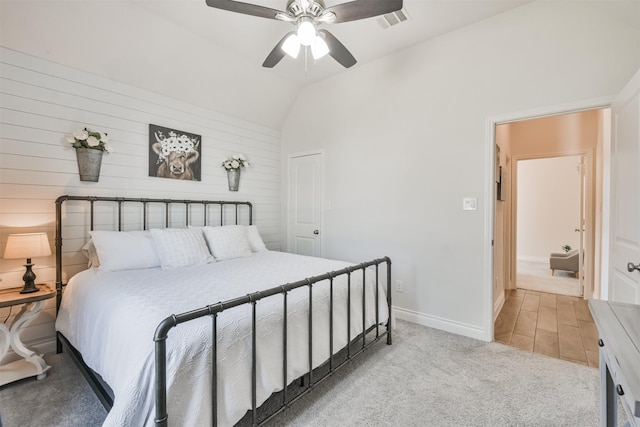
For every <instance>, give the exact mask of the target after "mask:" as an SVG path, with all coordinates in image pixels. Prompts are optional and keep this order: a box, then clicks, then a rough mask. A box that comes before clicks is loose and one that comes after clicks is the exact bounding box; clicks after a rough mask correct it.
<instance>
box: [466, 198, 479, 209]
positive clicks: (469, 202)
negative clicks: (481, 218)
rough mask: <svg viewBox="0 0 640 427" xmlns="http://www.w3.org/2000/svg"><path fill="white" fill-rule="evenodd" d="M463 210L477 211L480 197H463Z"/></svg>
mask: <svg viewBox="0 0 640 427" xmlns="http://www.w3.org/2000/svg"><path fill="white" fill-rule="evenodd" d="M462 210H463V211H475V210H478V199H477V198H475V197H465V198H463V199H462Z"/></svg>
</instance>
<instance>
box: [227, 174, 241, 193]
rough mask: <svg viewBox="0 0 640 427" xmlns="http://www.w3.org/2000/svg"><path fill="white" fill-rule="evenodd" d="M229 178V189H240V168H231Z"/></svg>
mask: <svg viewBox="0 0 640 427" xmlns="http://www.w3.org/2000/svg"><path fill="white" fill-rule="evenodd" d="M227 180H228V181H229V191H238V187H239V186H240V169H229V170H228V171H227Z"/></svg>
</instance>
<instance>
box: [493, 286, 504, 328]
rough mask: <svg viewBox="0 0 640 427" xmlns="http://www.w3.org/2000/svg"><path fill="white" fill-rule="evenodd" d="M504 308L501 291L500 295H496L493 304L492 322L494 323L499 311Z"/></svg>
mask: <svg viewBox="0 0 640 427" xmlns="http://www.w3.org/2000/svg"><path fill="white" fill-rule="evenodd" d="M503 306H504V291H502V292H501V293H500V295H498V299H497V300H496V302H494V303H493V321H494V323H495V321H496V319H497V318H498V314H500V310H502V307H503Z"/></svg>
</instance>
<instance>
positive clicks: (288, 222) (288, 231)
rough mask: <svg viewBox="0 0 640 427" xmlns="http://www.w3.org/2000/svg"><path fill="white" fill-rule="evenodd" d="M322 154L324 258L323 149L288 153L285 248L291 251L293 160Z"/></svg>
mask: <svg viewBox="0 0 640 427" xmlns="http://www.w3.org/2000/svg"><path fill="white" fill-rule="evenodd" d="M316 155H319V156H320V190H319V191H320V256H321V257H323V258H324V256H325V247H324V246H325V245H324V200H325V189H324V187H325V182H324V181H325V177H324V171H325V164H324V162H325V155H324V150H323V149H316V150H306V151H299V152H295V153H289V154H288V155H287V175H286V177H287V213H286V217H287V219H286V227H287V229H286V233H285V235H286V241H285V248H286V251H287V252H290V251H291V249H292V248H291V200H292V197H291V192H292V191H293V182H292V180H291V162H292V161H293V159H294V158H296V157H307V156H316Z"/></svg>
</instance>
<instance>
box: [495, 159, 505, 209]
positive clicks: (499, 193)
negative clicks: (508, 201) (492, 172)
mask: <svg viewBox="0 0 640 427" xmlns="http://www.w3.org/2000/svg"><path fill="white" fill-rule="evenodd" d="M497 169H498V182H497V183H496V200H498V201H502V202H503V201H504V200H505V192H506V191H505V190H506V189H504V188H503V185H502V166H498V168H497Z"/></svg>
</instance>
